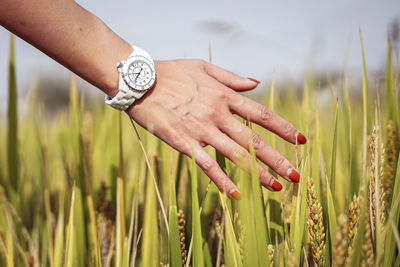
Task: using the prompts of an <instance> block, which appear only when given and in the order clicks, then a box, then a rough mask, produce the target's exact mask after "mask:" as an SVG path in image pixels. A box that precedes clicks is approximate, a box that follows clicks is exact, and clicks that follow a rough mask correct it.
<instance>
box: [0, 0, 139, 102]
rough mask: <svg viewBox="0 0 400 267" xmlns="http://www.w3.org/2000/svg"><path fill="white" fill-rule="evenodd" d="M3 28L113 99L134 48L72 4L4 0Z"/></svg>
mask: <svg viewBox="0 0 400 267" xmlns="http://www.w3.org/2000/svg"><path fill="white" fill-rule="evenodd" d="M0 24H1V25H3V26H4V27H5V28H7V29H8V30H9V31H11V32H13V33H15V34H16V35H17V36H19V37H21V38H22V39H24V40H25V41H27V42H29V43H30V44H32V45H33V46H35V47H36V48H38V49H40V50H41V51H42V52H44V53H45V54H47V55H48V56H50V57H52V58H53V59H55V60H56V61H58V62H59V63H60V64H62V65H64V66H65V67H67V68H69V69H70V70H71V71H73V72H74V73H76V74H77V75H79V76H81V77H82V78H83V79H85V80H87V81H88V82H90V83H92V84H93V85H94V86H96V87H98V88H99V89H101V90H102V91H103V92H105V93H106V94H108V95H110V96H113V95H115V93H116V92H117V90H118V89H117V88H118V71H117V69H116V63H117V62H118V61H120V60H122V59H124V58H126V57H127V56H128V55H129V54H130V53H131V52H132V48H131V47H130V45H129V44H128V43H127V42H126V41H124V40H123V39H122V38H120V37H119V36H118V35H117V34H115V33H114V32H113V31H112V30H111V29H110V28H108V27H107V26H106V25H105V24H104V23H103V22H102V21H101V20H100V19H99V18H97V17H96V16H95V15H93V14H92V13H90V12H88V11H87V10H85V9H84V8H82V7H81V6H80V5H78V4H77V3H75V2H74V1H72V0H23V1H22V0H20V1H15V0H0Z"/></svg>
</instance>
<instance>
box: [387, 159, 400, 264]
mask: <svg viewBox="0 0 400 267" xmlns="http://www.w3.org/2000/svg"><path fill="white" fill-rule="evenodd" d="M393 190H394V191H393V197H392V203H391V206H390V213H389V214H390V215H389V218H388V224H389V225H390V224H391V223H393V224H394V225H399V223H400V208H399V207H400V206H399V204H400V157H399V158H398V159H397V169H396V176H395V184H394V187H393ZM388 228H389V229H388V231H387V233H386V240H385V254H384V256H383V266H392V265H393V263H394V261H395V259H396V242H395V236H394V233H393V231H394V230H393V229H392V227H391V226H388ZM397 254H400V248H397Z"/></svg>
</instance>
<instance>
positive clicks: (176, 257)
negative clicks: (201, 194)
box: [168, 177, 182, 267]
mask: <svg viewBox="0 0 400 267" xmlns="http://www.w3.org/2000/svg"><path fill="white" fill-rule="evenodd" d="M169 198H170V207H169V244H168V245H169V257H170V266H171V267H182V256H181V245H180V238H179V228H178V208H177V205H176V193H175V180H174V179H173V178H172V177H170V192H169Z"/></svg>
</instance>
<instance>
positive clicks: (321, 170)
mask: <svg viewBox="0 0 400 267" xmlns="http://www.w3.org/2000/svg"><path fill="white" fill-rule="evenodd" d="M12 40H13V39H12V38H11V46H10V47H11V50H10V61H9V64H10V68H9V71H10V84H9V88H8V89H9V102H8V121H6V122H3V123H2V124H1V127H0V184H1V186H0V266H193V267H197V266H227V267H230V266H251V267H253V266H331V265H333V266H399V265H400V256H399V255H400V254H399V251H400V236H399V223H400V220H399V219H400V208H399V205H400V194H399V193H400V192H399V191H400V166H399V165H400V161H399V160H398V159H399V149H400V145H399V143H400V142H399V140H400V138H399V103H400V99H399V84H400V83H399V81H398V78H399V69H398V66H397V64H393V62H392V60H393V61H395V60H394V59H395V56H394V55H392V49H391V48H390V45H389V44H388V54H387V68H386V74H385V75H384V77H379V79H375V77H373V78H374V79H372V77H370V78H369V79H367V70H366V63H365V57H364V53H363V50H364V48H363V44H362V41H361V46H360V47H361V48H360V53H362V55H363V57H362V58H363V61H362V62H360V66H361V65H362V66H363V77H362V80H360V81H359V83H358V84H359V86H354V87H352V88H349V85H348V84H349V83H347V77H346V70H344V71H343V77H342V79H339V80H338V81H336V82H335V83H333V82H332V83H329V84H328V86H327V88H320V86H319V85H320V82H319V81H318V80H317V79H316V78H315V76H313V75H312V74H310V75H308V76H307V77H305V78H304V85H303V87H302V90H301V91H300V93H299V91H295V89H293V88H280V90H279V91H278V90H275V88H274V83H273V82H272V84H271V85H270V86H265V93H264V94H263V96H262V98H261V99H262V100H261V101H262V102H263V104H265V105H266V106H268V107H270V108H271V109H273V110H274V111H275V112H276V113H278V114H279V115H281V116H282V117H284V118H286V119H287V120H288V121H290V122H292V123H293V124H294V125H295V126H296V127H297V128H298V129H299V130H301V131H302V132H303V133H305V134H306V136H307V138H308V142H307V144H306V145H305V146H293V145H290V144H288V143H286V142H285V141H283V140H281V139H280V138H279V137H275V136H274V135H273V134H271V133H270V132H267V131H265V130H262V129H261V128H260V127H259V126H257V125H252V128H253V129H254V130H255V131H256V132H257V133H259V134H260V135H261V136H263V137H264V138H266V139H267V140H268V141H269V143H270V144H271V145H272V146H273V147H276V148H277V149H278V150H279V151H280V152H282V154H284V155H285V156H286V157H287V158H288V159H289V160H290V161H291V162H293V163H294V164H295V166H296V167H297V169H299V170H300V173H301V177H302V178H301V180H300V183H299V184H291V183H287V182H286V181H284V180H283V179H281V182H282V183H283V185H284V188H283V190H282V191H281V192H269V191H267V190H266V189H264V188H261V186H260V184H259V181H258V176H257V173H256V171H253V172H252V173H251V174H249V173H246V172H244V171H242V170H241V169H239V168H238V167H236V166H234V165H233V164H232V163H231V162H230V161H228V160H226V159H224V158H223V157H222V156H221V155H219V154H217V153H216V152H215V150H213V149H212V148H209V147H208V148H207V149H208V151H209V152H210V153H211V154H212V155H213V156H215V157H216V158H217V161H218V163H219V164H220V165H221V166H222V167H223V169H224V171H225V172H226V173H227V174H228V176H229V177H230V178H231V179H232V180H233V181H234V182H235V183H236V184H237V185H238V188H239V190H240V192H241V195H242V199H241V200H239V201H236V200H231V199H229V198H227V197H226V195H224V194H221V193H219V192H218V190H217V188H216V186H215V185H214V184H212V183H210V181H209V179H208V177H206V176H205V174H204V173H203V172H202V171H201V170H200V169H199V168H198V167H197V166H196V165H195V163H194V160H193V159H190V158H188V157H186V156H183V155H182V154H179V153H178V152H176V151H175V150H173V149H171V148H170V147H169V146H168V145H166V144H165V143H163V142H162V141H160V140H158V139H157V138H155V137H154V136H152V135H151V134H150V133H148V132H146V131H144V130H143V129H141V128H140V127H139V126H138V125H137V124H136V123H134V122H132V121H130V120H129V118H128V117H127V116H126V115H125V114H122V113H120V112H118V111H115V110H113V109H111V108H109V107H105V106H104V105H103V104H102V103H99V105H98V106H94V107H88V106H86V105H85V101H84V99H83V97H81V96H79V95H78V93H77V92H78V91H77V88H76V86H75V82H74V78H73V76H71V80H70V104H69V108H68V109H67V110H65V111H64V112H62V113H61V114H57V115H55V116H56V117H54V118H52V119H46V117H45V116H44V111H43V110H44V108H43V105H45V103H42V102H40V99H39V98H38V97H32V98H31V101H30V103H29V106H28V109H27V112H26V114H24V115H22V114H18V110H17V103H18V100H17V94H16V90H17V88H16V82H15V80H16V77H15V66H14V51H13V42H12ZM395 62H396V61H395ZM396 66H397V67H396ZM368 81H370V83H368ZM352 84H353V83H352ZM321 90H325V91H326V92H328V93H329V94H330V100H328V101H326V100H324V102H322V100H321V99H320V98H319V96H320V95H321V94H320V92H321ZM31 93H32V95H35V94H34V92H31ZM116 129H118V130H116ZM136 129H137V131H136ZM139 136H140V138H139ZM251 152H252V151H251ZM252 158H253V160H252V165H253V170H256V167H255V162H256V161H255V158H254V153H253V152H252Z"/></svg>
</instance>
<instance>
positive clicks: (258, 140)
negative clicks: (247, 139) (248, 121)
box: [251, 132, 264, 150]
mask: <svg viewBox="0 0 400 267" xmlns="http://www.w3.org/2000/svg"><path fill="white" fill-rule="evenodd" d="M251 142H252V144H253V148H254V150H259V149H261V148H262V147H264V140H263V139H262V137H261V136H259V135H258V134H256V133H255V132H252V133H251Z"/></svg>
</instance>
